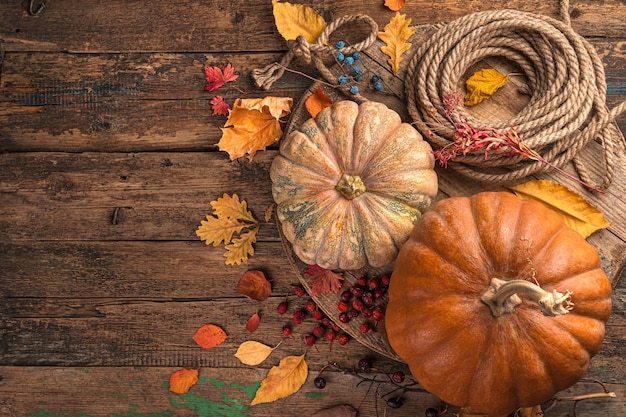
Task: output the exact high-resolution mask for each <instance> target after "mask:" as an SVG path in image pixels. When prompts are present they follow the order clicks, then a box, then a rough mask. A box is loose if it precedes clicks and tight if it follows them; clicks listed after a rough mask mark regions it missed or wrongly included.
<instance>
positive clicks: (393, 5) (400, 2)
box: [385, 0, 406, 12]
mask: <svg viewBox="0 0 626 417" xmlns="http://www.w3.org/2000/svg"><path fill="white" fill-rule="evenodd" d="M405 3H406V0H385V6H386V7H387V8H388V9H389V10H392V11H394V12H397V11H398V10H400V9H401V8H403V7H404V4H405Z"/></svg>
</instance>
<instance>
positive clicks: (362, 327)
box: [359, 323, 371, 333]
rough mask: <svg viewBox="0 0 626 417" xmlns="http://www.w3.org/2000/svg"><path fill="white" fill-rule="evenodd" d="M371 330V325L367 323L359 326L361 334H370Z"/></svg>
mask: <svg viewBox="0 0 626 417" xmlns="http://www.w3.org/2000/svg"><path fill="white" fill-rule="evenodd" d="M370 330H371V329H370V325H369V324H367V323H361V324H360V325H359V331H360V332H361V333H367V332H369V331H370Z"/></svg>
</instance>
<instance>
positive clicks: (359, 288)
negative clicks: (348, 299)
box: [350, 285, 365, 297]
mask: <svg viewBox="0 0 626 417" xmlns="http://www.w3.org/2000/svg"><path fill="white" fill-rule="evenodd" d="M350 291H351V292H352V294H353V295H355V296H357V297H360V296H362V295H363V294H364V293H365V287H364V286H363V285H354V286H352V288H350Z"/></svg>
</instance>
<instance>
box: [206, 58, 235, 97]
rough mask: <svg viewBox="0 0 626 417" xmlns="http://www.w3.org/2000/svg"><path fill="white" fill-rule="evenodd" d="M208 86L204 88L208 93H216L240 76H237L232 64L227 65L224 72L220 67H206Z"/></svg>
mask: <svg viewBox="0 0 626 417" xmlns="http://www.w3.org/2000/svg"><path fill="white" fill-rule="evenodd" d="M204 74H205V75H206V81H207V85H206V86H205V87H204V89H205V90H207V91H215V90H217V89H218V88H220V87H221V86H223V85H224V84H226V83H228V82H231V81H235V80H236V79H237V78H238V77H239V76H238V75H236V74H235V70H234V69H233V66H232V65H230V63H228V64H226V66H225V67H224V71H222V70H221V69H220V68H218V67H204Z"/></svg>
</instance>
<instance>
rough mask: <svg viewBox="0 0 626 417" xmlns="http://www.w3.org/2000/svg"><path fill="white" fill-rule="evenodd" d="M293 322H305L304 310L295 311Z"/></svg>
mask: <svg viewBox="0 0 626 417" xmlns="http://www.w3.org/2000/svg"><path fill="white" fill-rule="evenodd" d="M293 322H294V323H296V324H302V323H303V322H304V311H302V310H297V311H296V312H295V313H293Z"/></svg>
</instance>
